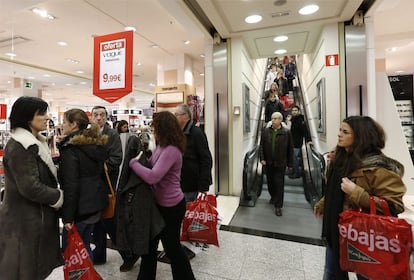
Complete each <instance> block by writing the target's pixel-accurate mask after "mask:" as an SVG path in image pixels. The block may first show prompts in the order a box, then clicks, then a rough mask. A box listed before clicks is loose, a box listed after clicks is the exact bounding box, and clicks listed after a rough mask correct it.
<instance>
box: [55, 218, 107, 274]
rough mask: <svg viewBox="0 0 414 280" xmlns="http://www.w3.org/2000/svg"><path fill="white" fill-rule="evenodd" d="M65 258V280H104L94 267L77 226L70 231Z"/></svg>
mask: <svg viewBox="0 0 414 280" xmlns="http://www.w3.org/2000/svg"><path fill="white" fill-rule="evenodd" d="M63 256H64V258H65V265H64V266H63V274H64V277H65V280H102V277H101V276H100V275H99V274H98V272H96V270H95V268H94V267H93V264H92V261H91V259H90V258H89V254H88V251H87V250H86V248H85V244H84V243H83V240H82V238H81V237H80V235H79V233H78V230H77V229H76V227H75V225H73V226H72V228H71V229H70V230H68V245H67V247H66V249H65V252H64V253H63Z"/></svg>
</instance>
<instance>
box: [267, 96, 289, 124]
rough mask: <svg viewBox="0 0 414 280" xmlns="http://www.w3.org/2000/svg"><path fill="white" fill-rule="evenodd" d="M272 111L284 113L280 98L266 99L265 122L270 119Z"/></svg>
mask: <svg viewBox="0 0 414 280" xmlns="http://www.w3.org/2000/svg"><path fill="white" fill-rule="evenodd" d="M274 112H280V113H281V114H282V115H283V116H284V114H285V107H284V106H283V104H282V102H280V100H275V101H273V102H272V101H270V100H268V101H267V102H266V107H265V122H269V121H271V120H272V114H273V113H274Z"/></svg>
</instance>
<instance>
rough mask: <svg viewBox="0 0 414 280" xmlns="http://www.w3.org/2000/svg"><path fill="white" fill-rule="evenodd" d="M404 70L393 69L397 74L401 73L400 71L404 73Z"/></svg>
mask: <svg viewBox="0 0 414 280" xmlns="http://www.w3.org/2000/svg"><path fill="white" fill-rule="evenodd" d="M404 72H405V71H404V70H397V71H395V73H397V74H401V73H404Z"/></svg>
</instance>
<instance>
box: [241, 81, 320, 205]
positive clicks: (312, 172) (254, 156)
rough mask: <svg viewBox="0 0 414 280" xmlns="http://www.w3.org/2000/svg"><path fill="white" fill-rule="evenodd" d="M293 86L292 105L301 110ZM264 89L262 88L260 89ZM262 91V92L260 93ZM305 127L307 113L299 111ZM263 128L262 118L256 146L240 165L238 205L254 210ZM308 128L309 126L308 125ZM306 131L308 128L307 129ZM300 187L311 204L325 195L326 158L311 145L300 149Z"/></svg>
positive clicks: (260, 178)
mask: <svg viewBox="0 0 414 280" xmlns="http://www.w3.org/2000/svg"><path fill="white" fill-rule="evenodd" d="M296 85H297V86H296V87H295V89H294V91H293V96H294V102H295V104H297V105H298V106H299V107H300V108H303V104H304V102H303V94H302V91H301V84H300V81H299V79H298V78H296ZM263 89H264V87H263ZM263 92H264V91H263ZM264 107H265V106H264V99H262V102H261V106H260V116H263V115H264V109H265V108H264ZM301 111H302V112H303V115H304V117H305V121H306V123H307V124H308V117H307V114H306V110H301ZM263 127H264V121H263V117H261V118H259V123H258V125H257V130H256V132H255V133H256V134H255V145H253V147H252V148H251V149H250V150H249V151H248V152H247V153H246V155H245V157H244V165H243V188H242V192H241V197H240V203H239V205H240V206H249V207H254V206H255V204H256V201H257V199H258V198H259V197H260V195H261V193H262V188H263V181H264V177H263V172H262V166H261V164H260V146H259V145H260V137H261V132H262V129H263ZM307 127H308V126H307ZM308 129H309V127H308ZM302 161H303V165H302V168H303V169H302V170H303V174H302V175H303V176H302V179H303V188H304V195H305V198H306V200H307V201H308V202H309V203H310V204H311V205H312V207H313V205H314V204H315V203H316V202H317V201H319V199H320V198H321V197H322V196H323V192H324V180H323V175H324V173H325V159H324V157H323V155H322V154H320V153H319V152H318V151H317V150H316V149H315V148H314V146H313V145H312V144H311V143H307V144H305V143H304V145H303V146H302Z"/></svg>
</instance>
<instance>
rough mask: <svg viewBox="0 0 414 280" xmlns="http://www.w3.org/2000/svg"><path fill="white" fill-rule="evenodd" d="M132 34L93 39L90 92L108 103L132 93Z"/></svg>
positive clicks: (118, 34) (130, 32) (126, 33)
mask: <svg viewBox="0 0 414 280" xmlns="http://www.w3.org/2000/svg"><path fill="white" fill-rule="evenodd" d="M133 34H134V33H133V31H125V32H119V33H114V34H108V35H104V36H99V37H95V38H94V63H93V94H94V95H96V96H98V97H100V98H102V99H104V100H105V101H108V102H109V103H113V102H115V101H117V100H118V99H120V98H122V97H124V96H125V95H127V94H129V93H131V92H132V58H133V51H132V48H133V39H134V38H133Z"/></svg>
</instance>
